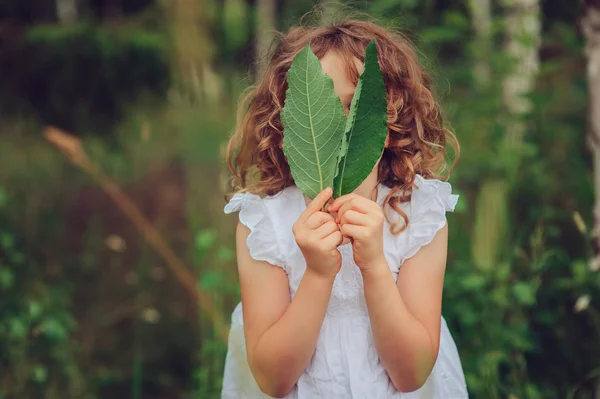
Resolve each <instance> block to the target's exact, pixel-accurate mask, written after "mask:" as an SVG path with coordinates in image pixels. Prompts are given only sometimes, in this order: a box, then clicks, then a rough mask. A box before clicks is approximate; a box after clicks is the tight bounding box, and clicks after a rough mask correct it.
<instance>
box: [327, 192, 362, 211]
mask: <svg viewBox="0 0 600 399" xmlns="http://www.w3.org/2000/svg"><path fill="white" fill-rule="evenodd" d="M356 197H358V195H356V194H354V193H350V194H346V195H342V196H341V197H337V198H336V199H334V200H333V202H332V203H331V204H329V206H328V207H327V211H328V212H337V211H338V210H339V209H340V207H341V206H342V205H344V204H345V203H346V202H348V201H351V200H352V199H353V198H356Z"/></svg>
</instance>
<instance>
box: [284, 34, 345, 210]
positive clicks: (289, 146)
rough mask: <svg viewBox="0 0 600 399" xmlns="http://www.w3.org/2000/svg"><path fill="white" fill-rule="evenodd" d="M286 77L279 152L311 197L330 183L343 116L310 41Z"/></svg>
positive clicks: (337, 155)
mask: <svg viewBox="0 0 600 399" xmlns="http://www.w3.org/2000/svg"><path fill="white" fill-rule="evenodd" d="M286 79H287V83H288V89H287V91H286V94H285V104H284V107H283V109H282V110H281V121H282V123H283V126H284V129H285V131H284V136H283V152H284V154H285V156H286V158H287V161H288V164H289V166H290V171H291V173H292V177H293V178H294V181H295V183H296V186H298V188H299V189H300V191H302V192H303V193H304V194H306V195H307V196H308V197H309V198H311V199H312V198H314V197H315V196H316V195H317V194H318V193H319V192H321V191H322V190H324V189H325V188H327V187H332V186H333V177H334V176H335V174H336V170H337V163H338V158H339V156H340V147H341V142H342V137H343V133H344V123H345V122H346V116H345V114H344V110H343V108H342V103H341V101H340V99H339V97H338V96H337V95H336V94H335V92H334V91H333V81H332V80H331V78H330V77H329V76H327V74H325V73H324V72H323V71H322V69H321V63H320V62H319V59H318V58H317V56H315V55H314V54H313V52H312V51H311V49H310V44H309V45H307V46H306V47H305V48H304V50H302V51H301V52H299V53H298V54H297V55H296V57H295V58H294V61H293V62H292V66H291V67H290V69H289V71H288V73H287V76H286Z"/></svg>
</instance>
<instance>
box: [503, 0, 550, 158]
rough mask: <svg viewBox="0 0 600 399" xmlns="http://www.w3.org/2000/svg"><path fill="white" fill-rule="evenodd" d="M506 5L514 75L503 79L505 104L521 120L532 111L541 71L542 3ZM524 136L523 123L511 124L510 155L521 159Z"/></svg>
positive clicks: (512, 0)
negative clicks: (536, 82) (531, 95)
mask: <svg viewBox="0 0 600 399" xmlns="http://www.w3.org/2000/svg"><path fill="white" fill-rule="evenodd" d="M503 3H504V5H505V7H506V9H507V17H506V21H505V29H506V39H507V40H506V54H507V55H508V57H509V58H510V59H511V60H512V62H513V68H512V72H511V73H510V74H509V75H508V76H507V77H506V78H505V79H504V104H505V106H506V108H507V109H508V111H509V112H510V114H511V115H512V116H514V117H518V116H520V115H524V114H528V113H529V112H531V110H532V107H533V104H532V102H531V100H530V99H529V98H528V97H527V96H528V95H529V94H530V93H531V91H532V90H533V88H534V86H535V78H536V75H537V73H538V70H539V69H540V61H539V55H538V53H539V48H540V42H541V20H540V5H539V0H504V1H503ZM515 119H516V118H515ZM524 132H525V125H524V124H523V123H522V122H521V121H518V122H514V123H511V124H509V129H508V130H507V136H506V137H507V139H508V140H509V143H508V147H509V148H508V151H509V153H515V154H517V156H519V155H520V150H521V146H522V144H523V134H524ZM513 150H515V151H513Z"/></svg>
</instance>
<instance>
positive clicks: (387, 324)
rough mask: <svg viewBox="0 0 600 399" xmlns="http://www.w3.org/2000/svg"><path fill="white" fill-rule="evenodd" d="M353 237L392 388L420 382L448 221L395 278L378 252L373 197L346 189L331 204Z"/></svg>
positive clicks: (430, 362)
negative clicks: (349, 192)
mask: <svg viewBox="0 0 600 399" xmlns="http://www.w3.org/2000/svg"><path fill="white" fill-rule="evenodd" d="M328 209H329V211H330V212H337V218H338V221H339V222H340V223H341V226H342V228H341V231H342V234H343V235H345V236H348V237H351V238H352V240H353V244H352V250H353V254H354V261H355V262H356V264H357V265H358V267H359V268H360V270H361V273H362V276H363V282H364V291H365V299H366V302H367V308H368V309H369V317H370V319H371V329H372V331H373V339H374V342H375V347H376V349H377V353H378V355H379V358H380V360H381V363H382V364H383V366H384V367H385V369H386V371H387V373H388V375H389V377H390V380H391V381H392V383H393V384H394V387H396V389H397V390H399V391H402V392H411V391H415V390H417V389H418V388H420V387H421V386H422V385H423V384H424V383H425V381H426V380H427V377H428V376H429V374H430V373H431V370H432V369H433V366H434V364H435V361H436V359H437V354H438V348H439V341H440V321H441V309H442V288H443V283H444V273H445V270H446V255H447V245H448V227H447V225H445V226H444V227H443V228H442V229H440V230H439V231H438V232H437V234H436V236H435V237H434V239H433V241H432V242H431V243H430V244H429V245H426V246H424V247H422V248H421V249H420V250H419V252H417V254H416V255H415V256H413V257H412V258H411V259H409V260H407V261H406V262H404V264H403V265H402V267H401V268H400V272H399V274H398V281H397V283H396V281H394V277H393V275H392V272H391V270H390V268H389V266H388V264H387V261H386V259H385V256H384V254H383V225H384V215H383V212H382V209H381V207H380V206H379V205H378V204H376V203H375V202H373V201H371V200H369V199H367V198H364V197H361V196H358V195H356V194H348V195H346V196H342V197H339V198H337V199H336V200H335V201H334V202H333V203H332V204H331V205H330V206H329V208H328Z"/></svg>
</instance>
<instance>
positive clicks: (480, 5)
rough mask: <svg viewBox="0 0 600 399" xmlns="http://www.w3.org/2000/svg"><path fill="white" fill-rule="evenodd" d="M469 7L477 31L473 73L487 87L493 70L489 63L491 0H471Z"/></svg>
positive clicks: (481, 84) (479, 82)
mask: <svg viewBox="0 0 600 399" xmlns="http://www.w3.org/2000/svg"><path fill="white" fill-rule="evenodd" d="M469 9H470V11H471V18H472V21H473V30H474V31H475V43H474V46H473V58H474V60H475V65H474V68H473V75H474V76H475V80H476V81H477V83H478V84H479V85H480V86H482V87H485V86H487V85H488V84H489V82H490V79H491V77H492V71H491V68H490V63H489V59H490V58H489V56H490V54H491V52H492V49H491V27H492V11H491V5H490V0H469Z"/></svg>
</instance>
